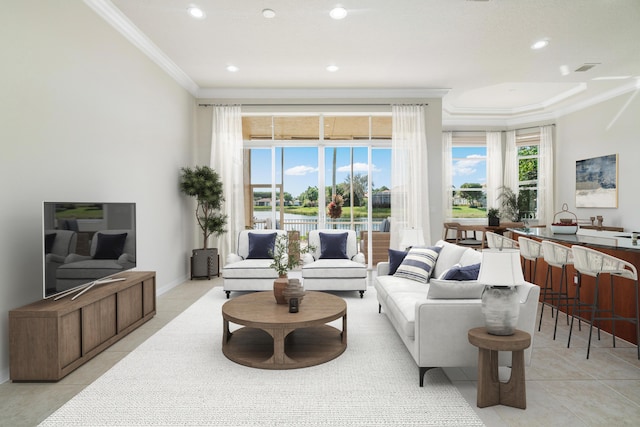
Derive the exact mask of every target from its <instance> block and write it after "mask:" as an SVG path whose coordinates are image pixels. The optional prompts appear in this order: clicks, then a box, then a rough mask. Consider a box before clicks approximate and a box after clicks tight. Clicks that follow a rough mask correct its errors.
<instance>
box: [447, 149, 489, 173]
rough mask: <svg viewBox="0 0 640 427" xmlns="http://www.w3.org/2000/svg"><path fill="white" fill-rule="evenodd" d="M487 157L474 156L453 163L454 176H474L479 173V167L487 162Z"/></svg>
mask: <svg viewBox="0 0 640 427" xmlns="http://www.w3.org/2000/svg"><path fill="white" fill-rule="evenodd" d="M486 161H487V159H486V157H485V156H480V155H478V154H473V155H471V156H468V157H467V158H465V159H462V160H458V161H456V162H454V163H453V175H454V176H468V175H473V174H474V173H476V172H477V171H478V169H477V166H478V164H480V163H482V162H486Z"/></svg>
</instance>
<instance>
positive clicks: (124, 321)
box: [118, 282, 143, 333]
mask: <svg viewBox="0 0 640 427" xmlns="http://www.w3.org/2000/svg"><path fill="white" fill-rule="evenodd" d="M142 284H143V282H139V283H137V284H135V285H134V286H131V287H130V288H127V289H125V290H123V291H120V292H118V333H120V332H121V331H123V330H125V329H127V328H128V327H129V326H131V325H133V324H134V323H136V322H137V321H138V320H140V319H142V317H143V297H142Z"/></svg>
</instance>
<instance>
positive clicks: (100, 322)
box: [9, 271, 156, 381]
mask: <svg viewBox="0 0 640 427" xmlns="http://www.w3.org/2000/svg"><path fill="white" fill-rule="evenodd" d="M117 277H124V278H125V279H126V280H123V281H118V282H113V283H108V284H103V285H98V286H95V287H94V288H92V289H91V290H90V291H88V292H86V293H85V294H83V295H82V296H80V297H79V298H77V299H75V300H72V299H71V298H72V297H73V294H72V295H68V296H66V297H64V298H63V299H60V300H58V301H54V300H53V299H45V300H41V301H38V302H35V303H33V304H29V305H26V306H24V307H20V308H17V309H15V310H11V311H10V312H9V357H10V360H9V365H10V378H11V380H12V381H58V380H60V379H61V378H63V377H65V376H66V375H67V374H69V373H70V372H72V371H73V370H75V369H76V368H78V367H80V366H81V365H83V364H84V363H86V362H87V361H89V360H90V359H92V358H93V357H94V356H96V355H98V354H100V352H102V351H103V350H104V349H106V348H107V347H109V346H110V345H112V344H113V343H115V342H117V341H119V340H120V339H122V338H123V337H124V336H125V335H127V334H128V333H130V332H131V331H133V330H135V329H136V328H138V327H139V326H141V325H142V324H143V323H145V322H147V321H148V320H150V319H151V318H152V317H153V316H155V314H156V274H155V272H150V271H129V272H125V273H121V274H119V275H118V276H117Z"/></svg>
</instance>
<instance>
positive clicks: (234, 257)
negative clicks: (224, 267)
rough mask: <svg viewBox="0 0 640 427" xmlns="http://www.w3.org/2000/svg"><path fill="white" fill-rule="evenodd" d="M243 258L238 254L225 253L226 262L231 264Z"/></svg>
mask: <svg viewBox="0 0 640 427" xmlns="http://www.w3.org/2000/svg"><path fill="white" fill-rule="evenodd" d="M243 259H244V258H242V257H241V256H240V255H238V254H233V253H231V254H229V255H227V264H232V263H234V262H238V261H242V260H243Z"/></svg>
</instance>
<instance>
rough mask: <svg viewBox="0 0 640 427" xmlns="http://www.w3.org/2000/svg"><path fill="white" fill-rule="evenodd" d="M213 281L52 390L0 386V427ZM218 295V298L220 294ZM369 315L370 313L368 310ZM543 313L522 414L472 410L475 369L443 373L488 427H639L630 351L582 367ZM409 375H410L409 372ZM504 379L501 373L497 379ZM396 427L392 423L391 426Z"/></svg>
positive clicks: (24, 420) (81, 376)
mask: <svg viewBox="0 0 640 427" xmlns="http://www.w3.org/2000/svg"><path fill="white" fill-rule="evenodd" d="M220 285H221V279H213V280H211V281H208V280H198V281H187V282H185V283H184V284H182V285H180V286H178V287H176V288H174V289H172V290H170V291H169V292H166V293H165V294H163V295H161V296H159V297H158V300H157V314H156V316H155V317H154V318H153V319H152V320H150V321H149V322H147V323H146V324H145V325H143V326H142V327H140V328H139V329H137V330H136V331H134V332H132V333H131V334H130V335H128V336H127V337H125V338H124V339H123V340H121V341H120V342H118V343H116V344H114V345H113V346H111V347H110V348H108V349H107V350H105V351H104V352H103V353H101V354H100V355H99V356H97V357H96V358H94V359H93V360H91V361H90V362H88V363H87V364H85V365H84V366H82V367H80V368H79V369H78V370H76V371H75V372H73V373H71V374H70V375H68V376H67V377H66V378H64V379H62V380H61V381H59V382H57V383H15V384H13V383H10V382H6V383H4V384H0V426H35V425H37V424H38V423H39V422H41V421H43V420H44V419H46V418H47V417H48V416H49V415H50V414H51V413H53V412H54V411H55V410H56V409H57V408H59V407H60V406H61V405H63V404H64V403H65V402H66V401H68V400H69V399H71V398H72V397H73V396H74V395H76V394H77V393H78V392H79V391H80V390H82V389H83V388H84V387H86V386H87V385H88V384H90V383H91V382H93V381H94V380H95V379H97V378H98V377H99V376H100V375H102V374H103V373H104V372H106V371H107V370H108V369H109V368H110V367H111V366H113V365H114V364H115V363H117V362H118V361H119V360H120V359H122V358H123V357H125V356H126V355H127V354H128V353H129V352H130V351H132V350H133V349H135V348H136V347H137V346H138V345H139V344H140V343H141V342H143V341H144V340H146V339H147V338H148V337H150V336H151V335H153V334H154V333H155V332H156V331H158V330H159V329H160V328H162V327H163V326H164V325H166V324H167V323H168V322H169V321H170V320H171V319H173V318H174V317H176V316H177V315H178V314H180V313H181V312H182V311H183V310H184V309H186V308H187V307H188V306H189V305H191V304H192V303H193V302H195V301H196V300H198V299H199V298H200V297H201V296H202V295H204V294H205V293H206V292H208V291H209V290H210V289H211V288H213V287H214V286H220ZM221 292H222V291H221ZM374 309H375V307H374ZM553 320H554V319H552V318H551V315H550V310H548V309H545V317H544V318H543V323H542V329H541V331H540V332H536V334H535V336H534V342H533V357H532V363H531V366H528V367H527V370H526V380H527V381H526V383H527V409H526V410H522V409H515V408H510V407H506V406H494V407H490V408H483V409H480V408H477V407H476V378H477V375H476V371H475V369H446V370H445V372H446V373H447V375H448V376H449V378H450V379H451V381H452V382H453V384H454V385H455V386H456V387H457V388H458V390H460V392H461V393H462V395H463V396H464V397H465V399H467V401H468V402H469V404H470V405H471V406H472V407H473V408H474V409H475V410H476V412H477V414H478V415H479V416H480V418H481V419H482V420H483V421H484V422H485V424H486V425H488V426H540V425H545V426H552V425H557V426H565V427H569V426H602V425H620V426H621V425H634V426H637V425H640V361H638V359H637V353H636V347H635V346H632V345H630V344H628V343H625V342H624V341H620V340H617V343H618V348H615V349H613V348H611V339H610V337H609V336H607V335H606V334H603V335H602V339H601V341H597V340H596V341H595V342H594V343H593V344H592V351H591V356H590V358H589V360H587V359H586V342H587V341H586V338H587V336H588V335H587V334H588V328H584V327H583V328H582V331H581V332H578V331H577V328H575V327H574V337H573V338H572V345H571V348H570V349H567V348H566V347H567V345H566V343H567V336H568V330H569V329H568V327H567V325H566V322H564V321H563V320H564V318H563V317H561V318H560V319H559V320H560V321H559V323H558V326H559V332H558V336H557V338H556V340H555V341H554V340H553V339H552V336H553ZM416 369H417V368H416ZM501 374H505V376H506V375H508V372H501ZM400 424H401V420H399V423H398V425H400Z"/></svg>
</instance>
